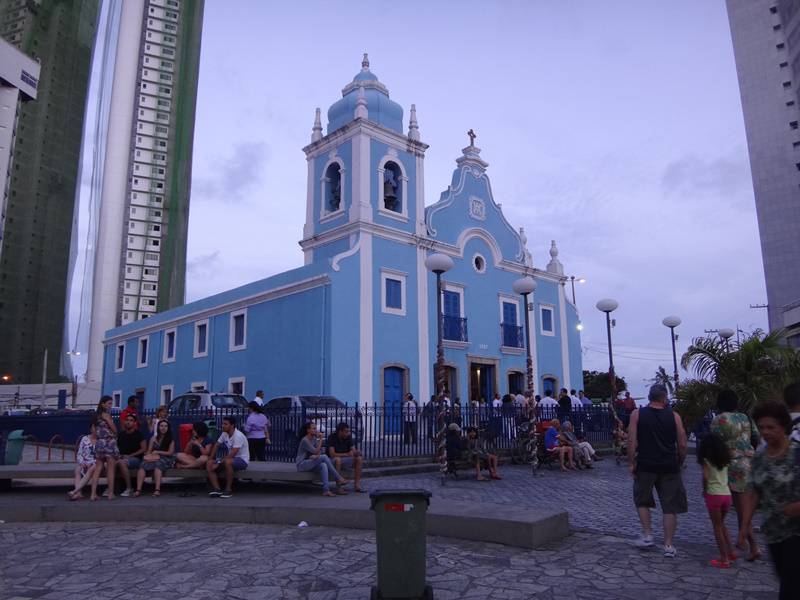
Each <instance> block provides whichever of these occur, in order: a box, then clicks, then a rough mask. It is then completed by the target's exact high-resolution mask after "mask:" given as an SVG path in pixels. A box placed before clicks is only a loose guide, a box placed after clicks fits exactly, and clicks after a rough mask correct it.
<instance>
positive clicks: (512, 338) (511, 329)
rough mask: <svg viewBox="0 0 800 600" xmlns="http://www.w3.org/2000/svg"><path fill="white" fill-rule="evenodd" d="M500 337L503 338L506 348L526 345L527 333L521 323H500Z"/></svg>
mask: <svg viewBox="0 0 800 600" xmlns="http://www.w3.org/2000/svg"><path fill="white" fill-rule="evenodd" d="M500 337H501V338H502V340H503V346H505V347H506V348H524V347H525V334H524V332H523V329H522V326H520V325H513V324H512V325H509V324H507V323H500Z"/></svg>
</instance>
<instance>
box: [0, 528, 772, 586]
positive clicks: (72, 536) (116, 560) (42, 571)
mask: <svg viewBox="0 0 800 600" xmlns="http://www.w3.org/2000/svg"><path fill="white" fill-rule="evenodd" d="M373 539H374V538H373V533H372V532H367V531H352V530H341V529H331V528H324V527H309V528H304V529H300V528H297V527H279V526H274V525H260V526H252V525H224V524H197V523H190V524H175V525H159V524H119V525H118V524H107V523H104V524H95V523H71V524H54V523H45V524H34V525H31V524H5V525H0V541H2V545H3V548H6V549H9V550H11V551H8V552H4V553H3V554H2V556H0V598H3V599H4V600H8V599H11V598H14V599H16V600H23V599H34V598H35V599H53V600H78V599H84V598H88V597H91V598H96V599H98V600H103V599H106V598H108V599H111V598H114V599H118V600H127V599H130V600H133V599H139V598H147V599H153V598H158V599H163V600H169V599H181V600H183V599H185V598H192V599H193V600H204V599H209V600H210V599H214V600H218V599H221V598H226V599H227V598H231V599H243V600H244V599H255V598H263V599H270V600H271V599H279V598H311V599H314V600H323V599H325V600H328V599H330V600H334V599H336V600H338V599H359V600H361V599H366V598H368V597H369V587H370V586H371V585H373V584H374V582H375V545H374V542H373ZM707 559H708V553H707V552H706V551H705V550H701V551H697V550H694V549H688V550H683V551H681V553H680V554H679V555H678V557H677V558H675V559H667V558H664V557H662V556H661V553H660V552H657V551H655V550H652V551H642V550H638V549H636V548H634V547H633V546H632V545H631V544H630V541H629V540H627V539H625V538H621V537H616V536H606V535H597V534H593V533H588V532H579V533H575V534H573V535H571V536H570V537H568V538H566V539H564V540H561V541H559V542H556V543H552V544H549V545H548V546H545V547H543V548H540V549H538V550H520V549H518V548H510V547H506V546H500V545H496V544H482V543H478V542H463V541H454V540H450V539H445V538H436V537H431V538H429V541H428V582H429V583H430V584H431V585H432V586H433V587H434V594H435V598H437V600H448V599H452V600H456V599H460V598H472V599H476V600H477V599H481V598H496V599H504V600H506V599H524V598H548V599H552V598H558V599H559V600H589V599H592V600H596V599H609V600H613V599H617V598H619V599H636V600H638V599H639V598H641V597H642V595H644V594H646V595H647V596H648V598H649V599H652V600H667V599H673V598H674V599H678V598H680V599H682V600H695V599H718V598H719V599H721V598H725V599H730V600H745V599H752V600H766V599H767V598H774V597H775V584H774V581H773V578H772V575H771V573H770V570H769V567H768V565H766V564H765V563H763V562H762V563H756V564H747V563H744V564H741V565H739V566H737V567H736V568H734V569H730V570H728V571H719V570H716V569H711V568H709V567H706V566H705V563H706V561H707Z"/></svg>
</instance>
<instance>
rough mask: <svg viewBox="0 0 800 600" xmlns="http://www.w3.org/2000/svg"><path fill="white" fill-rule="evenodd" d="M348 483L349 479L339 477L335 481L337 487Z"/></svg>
mask: <svg viewBox="0 0 800 600" xmlns="http://www.w3.org/2000/svg"><path fill="white" fill-rule="evenodd" d="M348 483H350V480H349V479H340V480H339V481H337V482H336V485H338V486H339V487H344V486H346V485H347V484H348Z"/></svg>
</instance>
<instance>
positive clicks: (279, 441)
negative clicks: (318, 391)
mask: <svg viewBox="0 0 800 600" xmlns="http://www.w3.org/2000/svg"><path fill="white" fill-rule="evenodd" d="M264 414H266V415H267V417H268V418H269V420H270V422H271V424H272V427H271V430H270V438H271V441H272V448H271V449H270V450H271V452H273V453H279V454H281V455H284V454H285V455H287V456H291V455H293V453H294V452H296V451H297V444H298V437H297V436H298V433H299V431H300V427H301V426H302V425H303V424H304V423H308V422H310V421H314V422H315V423H316V424H317V430H318V431H320V432H321V433H322V434H323V435H325V436H327V435H329V434H330V433H331V432H332V431H334V430H335V429H336V425H337V424H338V423H339V422H342V421H344V422H345V423H347V424H348V425H349V426H350V431H351V433H352V435H353V440H354V441H355V442H356V444H359V443H360V442H361V440H362V438H363V437H364V428H363V424H362V414H361V410H360V409H359V408H358V407H357V406H347V405H346V404H345V403H344V402H342V401H341V400H339V399H338V398H335V397H333V396H311V395H308V396H301V395H297V396H278V397H276V398H272V399H271V400H270V401H269V402H267V403H266V404H265V405H264Z"/></svg>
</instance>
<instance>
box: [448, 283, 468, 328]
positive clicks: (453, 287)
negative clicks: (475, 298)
mask: <svg viewBox="0 0 800 600" xmlns="http://www.w3.org/2000/svg"><path fill="white" fill-rule="evenodd" d="M445 292H455V293H457V294H458V295H459V300H458V302H459V305H460V306H459V307H458V312H459V315H458V316H459V317H461V318H462V319H463V318H464V317H466V309H465V307H464V284H461V283H455V282H452V281H443V282H442V313H444V293H445Z"/></svg>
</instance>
